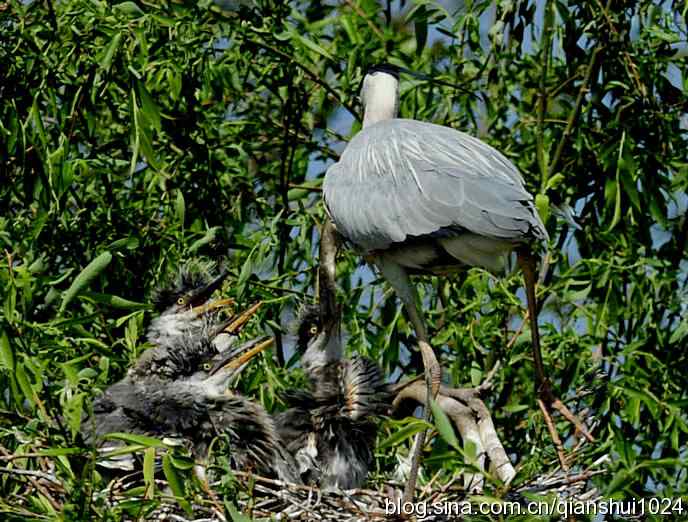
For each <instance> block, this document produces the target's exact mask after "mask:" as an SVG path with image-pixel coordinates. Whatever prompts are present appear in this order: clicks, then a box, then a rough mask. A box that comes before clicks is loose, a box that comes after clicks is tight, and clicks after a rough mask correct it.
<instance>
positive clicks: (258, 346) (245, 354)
mask: <svg viewBox="0 0 688 522" xmlns="http://www.w3.org/2000/svg"><path fill="white" fill-rule="evenodd" d="M274 342H275V340H274V339H273V338H272V337H268V338H265V337H262V338H259V339H254V340H252V341H249V342H247V343H244V344H242V345H241V346H239V347H237V348H234V349H232V350H229V352H228V353H226V354H222V357H221V358H219V359H216V362H215V364H214V365H213V367H212V368H211V369H210V375H211V376H215V375H219V374H225V373H226V374H227V376H231V375H234V374H236V373H238V372H240V371H241V370H242V369H243V368H244V366H246V364H248V362H249V361H250V360H251V359H253V358H254V357H255V356H256V355H258V354H259V353H260V352H262V351H264V350H265V349H266V348H268V347H269V346H271V345H272V344H273V343H274Z"/></svg>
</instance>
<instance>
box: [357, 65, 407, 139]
mask: <svg viewBox="0 0 688 522" xmlns="http://www.w3.org/2000/svg"><path fill="white" fill-rule="evenodd" d="M378 76H379V77H378ZM366 87H367V88H366V92H365V112H364V114H363V127H364V128H365V127H367V126H368V125H372V124H373V123H377V122H378V121H382V120H389V119H391V118H396V117H397V110H398V108H399V92H398V88H399V84H398V82H397V80H396V79H395V78H394V77H393V76H388V75H386V74H378V75H376V76H374V77H373V78H371V81H370V83H369V84H368V85H367V86H366Z"/></svg>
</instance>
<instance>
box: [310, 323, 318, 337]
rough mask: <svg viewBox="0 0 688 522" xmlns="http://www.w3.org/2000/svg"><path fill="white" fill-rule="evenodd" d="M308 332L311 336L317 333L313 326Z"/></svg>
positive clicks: (315, 327)
mask: <svg viewBox="0 0 688 522" xmlns="http://www.w3.org/2000/svg"><path fill="white" fill-rule="evenodd" d="M308 332H309V333H310V334H311V335H315V334H317V333H318V327H317V326H315V325H313V326H311V329H310V330H308Z"/></svg>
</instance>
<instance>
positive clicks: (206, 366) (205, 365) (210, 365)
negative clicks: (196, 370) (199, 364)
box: [203, 363, 213, 371]
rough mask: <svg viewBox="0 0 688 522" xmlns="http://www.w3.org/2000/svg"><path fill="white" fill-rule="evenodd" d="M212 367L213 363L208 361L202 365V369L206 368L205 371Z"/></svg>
mask: <svg viewBox="0 0 688 522" xmlns="http://www.w3.org/2000/svg"><path fill="white" fill-rule="evenodd" d="M212 367H213V365H212V364H210V363H205V364H204V365H203V369H204V370H206V371H208V370H210V369H211V368H212Z"/></svg>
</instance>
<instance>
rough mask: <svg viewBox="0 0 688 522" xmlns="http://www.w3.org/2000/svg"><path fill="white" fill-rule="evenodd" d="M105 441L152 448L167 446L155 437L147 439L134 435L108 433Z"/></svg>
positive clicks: (143, 436)
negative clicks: (116, 441) (117, 441)
mask: <svg viewBox="0 0 688 522" xmlns="http://www.w3.org/2000/svg"><path fill="white" fill-rule="evenodd" d="M104 438H105V439H115V440H123V441H124V442H130V443H132V444H138V445H140V446H146V447H152V448H164V447H165V445H164V444H163V443H162V441H161V440H160V439H156V438H155V437H147V436H145V435H134V434H133V433H119V432H115V433H108V434H107V435H105V437H104Z"/></svg>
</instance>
